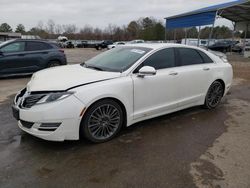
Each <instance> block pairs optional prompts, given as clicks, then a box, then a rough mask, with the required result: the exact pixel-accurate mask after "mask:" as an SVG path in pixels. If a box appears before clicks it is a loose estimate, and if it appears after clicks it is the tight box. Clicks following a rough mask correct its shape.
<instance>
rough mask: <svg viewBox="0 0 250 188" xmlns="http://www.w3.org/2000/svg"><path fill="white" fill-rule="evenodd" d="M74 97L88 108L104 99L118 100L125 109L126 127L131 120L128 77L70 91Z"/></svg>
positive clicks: (130, 95)
mask: <svg viewBox="0 0 250 188" xmlns="http://www.w3.org/2000/svg"><path fill="white" fill-rule="evenodd" d="M71 91H75V96H76V97H77V98H78V99H79V100H80V101H82V102H83V103H84V104H85V105H86V107H87V108H88V107H89V106H91V105H92V104H93V103H95V102H96V101H98V100H101V99H104V98H114V99H117V100H119V101H120V102H121V103H122V104H123V105H124V107H125V109H126V114H127V125H131V124H132V120H133V82H132V79H131V77H130V76H124V77H120V78H114V79H111V80H106V81H100V82H97V83H92V84H88V85H84V86H81V87H77V88H75V89H72V90H71Z"/></svg>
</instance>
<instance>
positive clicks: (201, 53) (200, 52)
mask: <svg viewBox="0 0 250 188" xmlns="http://www.w3.org/2000/svg"><path fill="white" fill-rule="evenodd" d="M198 53H199V54H200V55H201V57H202V58H203V62H204V63H213V60H212V59H211V58H210V57H208V55H207V54H205V53H204V52H202V51H198Z"/></svg>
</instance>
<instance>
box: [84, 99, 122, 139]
mask: <svg viewBox="0 0 250 188" xmlns="http://www.w3.org/2000/svg"><path fill="white" fill-rule="evenodd" d="M122 124H123V112H122V109H121V107H120V105H119V104H118V103H117V102H115V101H113V100H110V99H105V100H102V101H99V102H97V103H95V104H93V105H92V106H90V108H89V109H88V110H87V112H86V113H85V115H84V118H83V120H82V122H81V128H80V135H81V136H83V137H85V138H87V139H88V140H89V141H91V142H94V143H102V142H106V141H109V140H111V139H112V138H113V137H114V136H116V135H117V133H118V132H119V131H120V129H121V127H122Z"/></svg>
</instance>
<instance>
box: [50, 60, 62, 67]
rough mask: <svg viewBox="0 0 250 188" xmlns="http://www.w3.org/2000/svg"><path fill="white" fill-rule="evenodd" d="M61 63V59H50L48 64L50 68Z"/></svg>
mask: <svg viewBox="0 0 250 188" xmlns="http://www.w3.org/2000/svg"><path fill="white" fill-rule="evenodd" d="M60 65H61V63H60V62H59V61H50V62H49V64H48V68H52V67H57V66H60Z"/></svg>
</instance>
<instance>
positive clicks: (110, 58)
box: [13, 44, 233, 143]
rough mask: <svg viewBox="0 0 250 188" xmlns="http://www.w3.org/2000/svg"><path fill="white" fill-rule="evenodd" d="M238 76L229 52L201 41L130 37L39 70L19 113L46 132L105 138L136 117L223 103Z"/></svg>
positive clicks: (25, 124) (20, 99)
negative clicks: (81, 59)
mask: <svg viewBox="0 0 250 188" xmlns="http://www.w3.org/2000/svg"><path fill="white" fill-rule="evenodd" d="M49 78H53V82H50V81H48V80H50V79H49ZM65 78H67V79H65ZM232 78H233V71H232V66H231V65H230V63H228V62H227V60H226V59H221V58H219V57H218V56H216V55H214V54H212V53H210V52H208V51H206V50H202V49H201V48H197V47H189V46H186V45H177V44H131V45H125V46H120V47H117V48H115V49H112V50H109V51H106V52H104V53H101V54H100V55H98V56H96V57H94V58H92V59H90V60H88V61H86V62H85V63H83V64H78V65H70V66H63V67H58V68H53V69H48V70H44V71H40V72H38V73H36V74H34V75H33V77H32V78H31V81H30V82H29V83H28V85H27V87H26V88H25V89H23V90H22V91H20V92H19V93H18V94H17V95H16V97H15V99H14V105H13V115H14V117H15V118H16V119H17V120H18V126H19V127H20V129H22V130H23V131H25V132H27V133H29V134H31V135H34V136H37V137H39V138H42V139H45V140H51V141H64V140H78V139H79V138H80V137H81V136H82V137H85V138H87V139H88V140H90V141H92V142H96V143H99V142H105V141H108V140H110V139H112V138H113V137H114V136H116V135H117V133H118V132H119V131H120V130H121V128H122V127H126V126H130V125H132V124H134V123H136V122H140V121H143V120H146V119H150V118H154V117H157V116H161V115H164V114H168V113H172V112H175V111H179V110H182V109H185V108H189V107H192V106H199V105H203V106H204V107H206V108H208V109H213V108H215V107H217V106H218V105H219V104H220V101H221V99H222V98H223V97H224V96H225V95H226V94H227V92H228V91H229V89H230V87H231V84H232Z"/></svg>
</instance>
